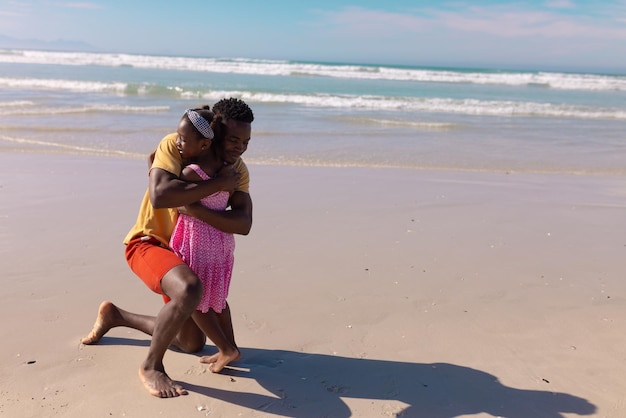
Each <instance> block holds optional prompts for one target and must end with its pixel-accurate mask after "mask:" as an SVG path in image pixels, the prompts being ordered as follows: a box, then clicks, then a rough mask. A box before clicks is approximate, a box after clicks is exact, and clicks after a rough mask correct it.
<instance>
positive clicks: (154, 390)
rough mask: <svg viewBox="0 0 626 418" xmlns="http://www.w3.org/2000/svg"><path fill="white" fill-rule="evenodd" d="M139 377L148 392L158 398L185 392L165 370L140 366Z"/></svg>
mask: <svg viewBox="0 0 626 418" xmlns="http://www.w3.org/2000/svg"><path fill="white" fill-rule="evenodd" d="M139 379H140V380H141V382H142V383H143V385H144V387H145V388H146V390H147V391H148V393H150V394H151V395H153V396H156V397H159V398H175V397H177V396H180V395H186V394H187V391H186V390H185V389H183V387H182V386H181V385H179V384H177V383H175V382H174V381H173V380H172V379H170V377H169V376H168V375H167V373H165V370H155V369H150V368H145V367H141V368H139Z"/></svg>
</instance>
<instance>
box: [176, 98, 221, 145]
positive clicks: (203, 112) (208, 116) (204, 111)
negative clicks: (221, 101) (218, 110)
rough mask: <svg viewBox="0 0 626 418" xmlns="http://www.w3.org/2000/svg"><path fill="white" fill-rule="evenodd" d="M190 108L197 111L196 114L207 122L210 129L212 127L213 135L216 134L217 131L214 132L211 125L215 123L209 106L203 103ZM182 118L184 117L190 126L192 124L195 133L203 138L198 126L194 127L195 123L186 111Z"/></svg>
mask: <svg viewBox="0 0 626 418" xmlns="http://www.w3.org/2000/svg"><path fill="white" fill-rule="evenodd" d="M191 110H193V111H195V112H196V113H198V115H200V116H202V117H203V118H204V119H205V120H206V121H207V122H208V123H209V126H210V127H211V129H213V132H214V134H215V136H217V132H215V127H214V126H213V125H215V123H214V122H215V120H214V119H215V114H214V113H213V112H212V111H211V106H209V105H204V106H202V107H200V108H197V109H191ZM182 119H185V120H186V121H187V122H189V124H190V125H191V126H193V129H194V131H196V133H197V134H198V135H199V136H200V138H204V135H203V134H202V132H200V131H199V130H198V128H197V127H196V125H195V124H194V123H193V122H192V121H191V119H189V115H188V114H187V112H185V114H183V117H182Z"/></svg>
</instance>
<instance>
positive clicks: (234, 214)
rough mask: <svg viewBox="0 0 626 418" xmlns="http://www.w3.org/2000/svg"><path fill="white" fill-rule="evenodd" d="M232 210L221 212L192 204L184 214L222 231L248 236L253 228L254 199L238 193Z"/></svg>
mask: <svg viewBox="0 0 626 418" xmlns="http://www.w3.org/2000/svg"><path fill="white" fill-rule="evenodd" d="M230 208H231V209H230V210H226V211H219V210H211V209H208V208H206V207H204V206H202V205H200V204H192V205H187V206H186V210H185V211H184V212H185V213H186V214H188V215H191V216H193V217H194V218H197V219H200V220H201V221H202V222H205V223H207V224H209V225H211V226H214V227H215V228H217V229H219V230H220V231H223V232H228V233H232V234H239V235H248V233H249V232H250V229H251V228H252V198H250V195H249V194H248V193H245V192H241V191H236V192H234V193H233V195H232V196H231V198H230ZM181 212H182V211H181Z"/></svg>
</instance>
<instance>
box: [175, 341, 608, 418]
mask: <svg viewBox="0 0 626 418" xmlns="http://www.w3.org/2000/svg"><path fill="white" fill-rule="evenodd" d="M242 354H243V360H242V361H240V362H238V363H237V364H236V366H237V369H226V370H224V371H223V372H222V373H223V374H228V375H231V376H232V377H233V378H234V379H237V378H245V379H254V380H255V381H257V382H258V383H259V384H260V385H262V386H263V387H264V388H265V389H266V390H268V391H269V392H271V393H273V394H274V395H275V396H273V397H272V396H268V395H263V394H255V393H246V392H239V391H237V390H233V391H228V390H221V389H213V388H211V387H206V386H198V385H192V384H189V383H186V382H183V385H184V386H185V387H186V388H187V389H188V390H190V391H193V392H197V393H200V394H203V395H206V396H209V397H211V398H216V399H220V400H222V401H224V402H229V403H232V404H236V405H240V406H244V407H247V408H250V409H253V410H257V411H263V412H265V413H267V414H274V415H277V416H288V417H300V418H305V417H316V418H317V417H335V418H341V417H351V416H367V415H371V414H375V415H376V416H381V415H388V416H402V417H426V418H452V417H458V416H461V415H472V414H479V413H486V414H490V415H492V416H496V417H507V418H529V417H532V418H542V417H554V418H557V417H563V415H562V414H564V413H569V414H578V415H590V414H593V413H594V412H595V411H596V407H595V406H594V405H593V404H591V403H590V402H588V401H587V400H585V399H582V398H578V397H576V396H572V395H569V394H566V393H556V392H552V391H550V390H545V391H538V390H523V389H515V388H511V387H507V386H504V385H503V384H501V383H500V382H499V381H498V378H497V377H495V376H493V375H490V374H488V373H485V372H482V371H480V370H475V369H471V368H469V367H463V366H458V365H455V364H449V363H430V364H422V363H404V362H394V361H383V360H369V359H355V358H347V357H338V356H329V355H321V354H307V353H299V352H294V351H282V350H263V349H254V348H248V349H242ZM248 370H249V371H248ZM546 385H549V383H547V382H546ZM349 398H357V399H361V400H365V401H366V403H363V402H361V403H359V404H358V405H357V408H358V409H359V410H358V411H355V410H351V409H350V408H348V406H347V405H346V403H344V401H343V399H349ZM368 400H370V401H374V400H376V401H377V402H376V404H375V405H374V403H373V402H367V401H368ZM353 409H354V408H353Z"/></svg>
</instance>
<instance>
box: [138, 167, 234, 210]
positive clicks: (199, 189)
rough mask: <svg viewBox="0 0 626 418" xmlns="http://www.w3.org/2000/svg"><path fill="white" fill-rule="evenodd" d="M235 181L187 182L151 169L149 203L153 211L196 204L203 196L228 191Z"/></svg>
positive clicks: (221, 178) (229, 179)
mask: <svg viewBox="0 0 626 418" xmlns="http://www.w3.org/2000/svg"><path fill="white" fill-rule="evenodd" d="M235 181H236V179H233V177H229V176H224V177H217V178H214V179H212V180H205V181H195V182H188V181H184V180H181V179H180V178H178V177H177V176H175V175H174V174H172V173H170V172H169V171H166V170H163V169H161V168H153V169H151V170H150V175H149V191H150V203H152V206H153V207H154V208H155V209H162V208H176V207H179V206H185V205H189V204H190V203H193V202H198V201H199V200H200V199H202V198H203V197H205V196H209V195H212V194H213V193H216V192H219V191H221V190H229V188H230V187H234V186H232V184H236V183H233V182H235Z"/></svg>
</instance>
